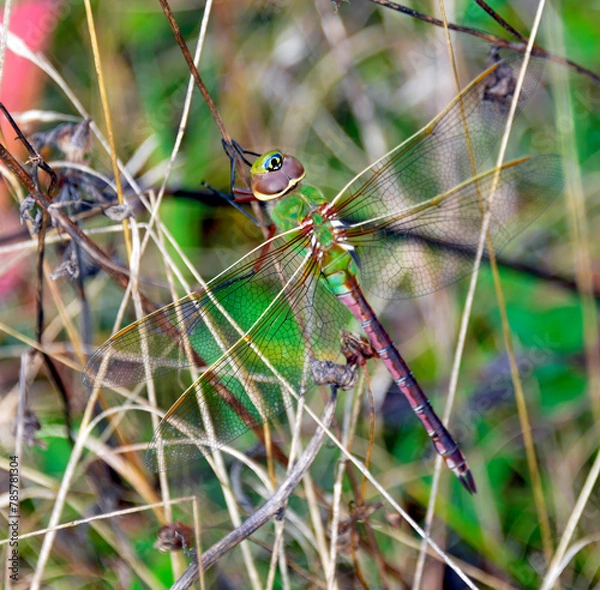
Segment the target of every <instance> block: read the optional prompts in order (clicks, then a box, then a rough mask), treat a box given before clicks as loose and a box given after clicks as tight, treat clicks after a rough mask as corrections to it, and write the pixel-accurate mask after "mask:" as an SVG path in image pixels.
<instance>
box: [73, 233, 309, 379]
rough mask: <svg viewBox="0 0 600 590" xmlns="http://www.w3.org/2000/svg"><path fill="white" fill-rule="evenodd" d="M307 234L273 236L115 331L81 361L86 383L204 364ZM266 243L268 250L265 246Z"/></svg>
mask: <svg viewBox="0 0 600 590" xmlns="http://www.w3.org/2000/svg"><path fill="white" fill-rule="evenodd" d="M307 243H308V242H307V239H306V238H304V237H302V236H301V235H300V234H299V232H294V233H292V234H291V235H282V236H278V237H276V238H273V239H272V240H270V241H269V242H268V243H265V244H263V245H261V246H259V247H258V248H256V249H254V250H253V251H252V252H250V253H249V254H247V255H246V256H244V257H243V258H242V259H241V260H239V261H238V262H237V263H236V264H234V265H232V266H231V267H230V268H229V269H227V270H226V271H224V272H223V273H221V274H220V275H219V276H218V277H216V278H215V279H213V280H212V281H210V282H209V283H208V285H207V290H206V291H202V292H199V293H191V294H189V295H187V296H185V297H183V298H182V299H180V300H178V301H175V302H173V303H171V304H170V305H167V306H165V307H163V308H161V309H159V310H158V311H156V312H154V313H152V314H150V315H148V316H146V317H144V318H142V319H141V320H139V321H137V322H135V323H133V324H131V325H129V326H127V327H126V328H124V329H122V330H121V331H119V332H117V333H116V334H115V335H114V336H112V338H110V339H109V340H108V341H107V342H106V343H105V344H104V345H102V346H101V347H100V348H99V349H98V350H97V351H96V352H95V353H94V354H93V355H92V357H91V358H90V360H89V361H88V363H87V364H86V366H85V368H84V371H83V375H84V382H85V383H86V384H87V385H90V386H91V385H101V384H103V385H107V386H111V385H112V386H119V385H122V386H131V385H135V384H137V383H139V382H141V381H145V380H147V379H151V378H154V377H157V376H159V375H162V374H164V373H167V372H169V371H173V370H177V369H181V368H184V367H189V366H192V365H195V366H209V365H210V364H212V363H213V362H214V361H215V360H217V359H218V358H219V357H220V356H221V355H222V354H223V352H224V351H225V350H227V349H228V348H230V347H231V346H233V345H234V344H235V343H236V342H237V340H238V339H239V338H240V336H241V334H244V333H245V332H246V331H247V330H248V329H250V327H251V326H252V324H253V323H254V321H255V320H256V318H257V317H258V316H260V314H261V313H262V312H263V311H264V309H265V307H266V306H267V304H268V301H267V300H266V299H265V296H264V293H263V290H262V286H263V285H264V284H269V283H273V282H275V283H276V284H278V285H279V289H281V288H282V280H283V279H284V278H285V277H286V276H291V275H292V274H293V273H294V272H295V271H296V270H297V267H298V265H299V264H301V262H302V251H303V250H304V248H306V246H307ZM267 247H268V250H267Z"/></svg>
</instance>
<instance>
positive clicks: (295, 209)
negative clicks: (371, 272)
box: [270, 185, 358, 295]
mask: <svg viewBox="0 0 600 590" xmlns="http://www.w3.org/2000/svg"><path fill="white" fill-rule="evenodd" d="M327 202H328V201H327V200H326V199H325V197H323V195H322V194H321V192H320V191H319V190H318V189H317V188H315V187H312V186H309V185H301V186H298V188H296V189H295V190H294V191H292V192H290V193H288V194H287V195H285V196H283V197H281V198H280V199H277V200H274V201H271V203H270V205H271V208H270V214H271V218H272V220H273V222H274V223H275V225H276V226H277V228H278V229H279V230H280V231H281V232H285V231H288V230H291V229H294V228H296V227H299V226H301V225H303V224H304V223H305V222H307V221H308V220H312V224H311V225H310V233H311V237H312V240H311V246H310V248H311V250H312V253H313V255H314V256H315V257H318V258H320V270H321V276H322V277H323V278H325V279H326V281H327V284H328V286H329V288H330V289H331V290H332V292H333V293H334V294H336V295H343V294H344V293H347V292H348V291H350V290H351V289H352V286H351V283H353V282H354V281H353V280H352V278H353V277H356V276H357V274H358V267H357V265H356V262H355V259H354V258H353V257H352V255H351V254H350V251H349V250H348V247H347V246H346V247H344V242H343V241H342V240H341V239H340V233H339V231H338V232H336V230H335V227H334V225H333V223H332V221H331V216H327V215H325V214H324V212H323V205H326V204H327Z"/></svg>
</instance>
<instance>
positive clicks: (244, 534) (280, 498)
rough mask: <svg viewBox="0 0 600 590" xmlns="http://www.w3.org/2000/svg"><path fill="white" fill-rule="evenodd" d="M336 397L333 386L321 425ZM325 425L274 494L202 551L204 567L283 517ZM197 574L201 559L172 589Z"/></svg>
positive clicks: (186, 584)
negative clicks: (272, 521) (250, 514)
mask: <svg viewBox="0 0 600 590" xmlns="http://www.w3.org/2000/svg"><path fill="white" fill-rule="evenodd" d="M336 398H337V388H335V387H332V392H331V396H330V397H329V400H328V401H327V404H326V405H325V409H324V410H323V415H322V418H321V420H322V425H323V426H325V428H329V427H330V425H331V422H332V420H333V416H334V413H335V402H336ZM325 428H323V427H322V426H317V430H316V431H315V434H314V435H313V437H312V439H311V441H310V442H309V443H308V445H307V447H306V449H305V450H304V453H302V455H300V457H299V458H298V460H297V461H296V463H295V464H294V467H293V468H292V469H291V470H290V471H289V472H288V474H287V476H286V478H285V480H284V481H283V482H282V483H281V485H280V486H279V487H278V488H277V490H275V493H274V494H273V495H272V496H271V498H269V500H268V501H267V502H266V503H265V504H264V505H263V506H262V507H261V508H259V509H258V510H257V511H256V512H255V513H254V514H253V515H252V516H250V517H249V518H247V519H246V520H245V521H244V522H243V523H242V525H241V526H239V527H238V528H236V529H235V530H233V531H231V533H229V534H228V535H226V536H225V537H223V539H221V540H220V541H219V542H218V543H215V544H214V545H213V546H212V547H211V548H210V549H208V550H207V551H205V552H204V553H203V554H202V570H203V571H206V570H207V569H208V568H210V567H211V566H212V565H214V563H215V562H216V561H217V559H219V558H220V557H222V556H223V555H225V554H226V553H227V552H228V551H230V550H231V549H233V548H234V547H235V546H237V545H239V543H241V542H242V541H243V540H244V539H247V538H248V537H249V536H250V535H251V534H252V533H254V532H256V531H257V530H258V529H259V528H260V527H262V526H263V525H265V524H266V523H267V522H268V521H269V520H271V519H272V518H273V517H275V518H277V519H280V518H284V517H285V514H284V513H282V507H283V506H285V503H286V502H287V499H288V498H289V497H290V495H291V494H292V493H293V491H294V490H295V489H296V487H297V486H298V484H299V483H300V480H301V479H302V477H303V476H304V474H305V473H306V471H307V470H308V468H309V467H310V465H311V464H312V462H313V460H314V458H315V457H316V455H317V453H318V451H319V449H320V448H321V445H322V444H323V440H324V438H325V434H326V430H325ZM197 577H198V561H197V559H194V561H193V562H192V563H191V564H190V566H189V567H188V569H187V570H186V572H185V574H184V575H183V576H182V577H181V578H180V579H179V580H178V581H177V582H176V583H175V584H174V585H173V586H172V589H173V590H184V589H185V588H189V587H190V586H191V585H192V584H193V583H194V582H195V580H196V579H197Z"/></svg>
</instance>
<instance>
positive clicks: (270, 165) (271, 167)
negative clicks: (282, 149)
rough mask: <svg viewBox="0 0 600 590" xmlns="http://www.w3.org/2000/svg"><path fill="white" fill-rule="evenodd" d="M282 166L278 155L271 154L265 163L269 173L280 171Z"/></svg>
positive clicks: (281, 159)
mask: <svg viewBox="0 0 600 590" xmlns="http://www.w3.org/2000/svg"><path fill="white" fill-rule="evenodd" d="M282 165H283V156H282V155H281V154H279V153H276V154H273V155H272V156H271V157H270V158H269V159H268V160H267V161H266V162H265V168H266V169H267V170H268V171H269V172H274V171H275V170H281V166H282Z"/></svg>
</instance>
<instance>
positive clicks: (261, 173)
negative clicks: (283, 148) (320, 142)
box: [250, 150, 305, 201]
mask: <svg viewBox="0 0 600 590" xmlns="http://www.w3.org/2000/svg"><path fill="white" fill-rule="evenodd" d="M250 174H251V175H252V193H253V194H254V196H255V197H256V198H257V199H258V200H259V201H271V200H273V199H278V198H279V197H282V196H283V195H285V194H286V193H288V192H290V191H291V190H293V189H294V188H296V187H297V186H298V184H300V181H301V180H302V179H303V178H304V174H305V172H304V166H302V164H301V163H300V161H299V160H297V159H296V158H294V157H293V156H288V155H286V154H283V153H281V152H280V151H279V150H272V151H270V152H267V153H266V154H263V155H262V156H261V157H260V158H258V160H256V162H254V164H253V165H252V169H251V170H250Z"/></svg>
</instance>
